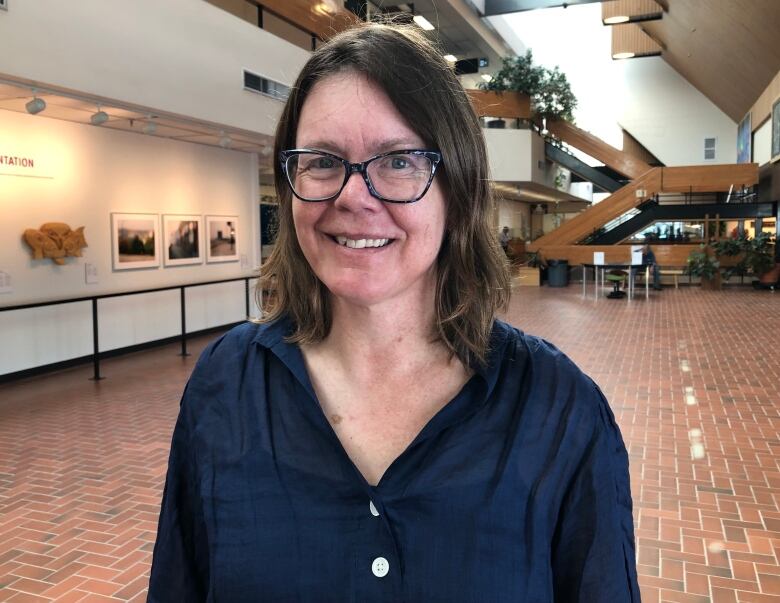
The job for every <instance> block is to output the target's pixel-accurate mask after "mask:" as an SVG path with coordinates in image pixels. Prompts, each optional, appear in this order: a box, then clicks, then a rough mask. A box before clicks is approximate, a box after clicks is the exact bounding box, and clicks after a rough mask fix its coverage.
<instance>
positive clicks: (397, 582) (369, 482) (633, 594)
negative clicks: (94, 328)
mask: <svg viewBox="0 0 780 603" xmlns="http://www.w3.org/2000/svg"><path fill="white" fill-rule="evenodd" d="M276 151H277V155H278V156H279V165H278V166H277V170H276V185H277V190H278V193H279V197H280V206H279V216H280V228H279V236H278V239H277V243H276V247H275V250H274V252H273V255H272V256H271V258H270V260H269V262H268V263H267V265H266V266H265V267H264V276H265V278H266V279H273V280H274V281H275V283H276V296H275V298H274V301H273V304H272V305H271V306H270V307H269V308H268V314H267V315H266V319H265V321H264V323H263V324H262V325H257V324H246V325H243V326H241V327H238V328H237V329H234V330H233V331H231V332H230V333H228V334H227V335H225V336H223V337H222V338H221V339H220V340H218V341H217V342H215V343H213V344H212V345H210V346H209V347H208V348H207V349H206V351H205V352H204V353H203V355H202V357H201V359H200V360H199V362H198V365H197V366H196V368H195V370H194V372H193V375H192V378H191V379H190V382H189V384H188V386H187V389H186V391H185V394H184V397H183V400H182V406H181V412H180V415H179V419H178V422H177V424H176V428H175V431H174V436H173V444H172V449H171V459H170V466H169V471H168V477H167V483H166V489H165V494H164V498H163V505H162V512H161V515H160V526H159V532H158V537H157V543H156V546H155V552H154V562H153V566H152V574H151V584H150V590H149V600H150V601H206V600H208V601H231V602H232V601H273V602H285V601H295V602H317V603H324V602H329V601H333V602H340V603H343V602H347V601H354V602H364V601H372V602H374V601H387V602H402V601H403V602H426V603H431V602H437V601H442V602H445V601H446V602H450V603H451V602H458V601H464V602H471V601H473V602H480V603H487V602H502V601H507V602H509V601H512V602H521V601H522V602H528V603H530V602H547V601H567V602H568V601H582V602H585V601H588V602H602V601H603V602H609V603H615V602H624V601H626V602H627V601H638V600H639V594H638V589H637V585H636V573H635V565H634V544H633V525H632V518H631V498H630V493H629V486H628V466H627V455H626V451H625V448H624V446H623V442H622V440H621V438H620V434H619V432H618V428H617V426H616V425H615V422H614V420H613V416H612V413H611V412H610V410H609V407H608V405H607V403H606V401H605V400H604V398H603V396H602V395H601V393H600V392H599V390H598V388H597V387H596V386H595V385H594V384H593V382H592V381H591V380H590V379H588V378H587V377H586V376H584V375H583V374H582V373H581V372H580V371H579V370H578V369H577V368H576V367H575V366H574V365H573V364H572V363H571V362H570V361H569V360H568V359H567V358H566V357H565V356H563V355H562V354H561V353H560V352H558V351H557V350H556V349H555V348H553V347H552V346H551V345H549V344H547V343H545V342H543V341H541V340H538V339H535V338H533V337H530V336H527V335H524V334H522V333H520V332H518V331H517V330H515V329H513V328H511V327H509V326H508V325H506V324H504V323H501V322H500V321H497V320H495V319H494V314H495V312H496V310H497V309H499V308H501V307H503V306H505V304H506V302H507V301H508V296H509V280H508V276H507V272H506V264H505V258H504V257H503V254H502V253H501V248H500V246H499V244H498V242H497V241H496V237H495V234H494V233H493V231H492V216H493V214H492V211H493V209H492V199H491V197H490V191H489V187H488V174H487V161H486V155H485V147H484V142H483V139H482V135H481V130H480V128H479V124H478V120H477V119H476V117H475V115H474V113H473V111H472V109H471V107H470V105H469V102H468V99H467V97H466V95H465V93H464V92H463V90H462V88H461V87H460V86H459V84H458V82H457V80H456V79H455V77H454V75H453V72H452V70H451V68H450V67H449V66H448V65H447V63H446V62H445V61H444V60H443V59H442V58H441V56H440V55H439V53H438V52H436V50H435V49H434V48H433V47H432V46H431V45H430V44H429V43H428V42H426V41H425V39H424V37H422V36H421V35H420V34H418V33H415V31H414V30H411V29H405V28H394V27H388V26H383V25H376V24H372V25H364V26H362V27H359V28H357V29H354V30H351V31H349V32H346V33H343V34H341V35H339V36H336V37H335V38H334V39H333V40H332V41H331V42H329V43H328V44H326V45H325V46H323V47H322V48H321V49H319V50H318V51H317V52H316V53H314V55H313V56H312V58H311V59H310V60H309V62H308V63H307V64H306V66H305V67H304V68H303V71H302V72H301V74H300V76H299V78H298V81H297V82H296V84H295V86H294V87H293V89H292V94H291V96H290V98H289V100H288V102H287V105H286V108H285V110H284V113H283V115H282V118H281V121H280V124H279V128H278V131H277V136H276Z"/></svg>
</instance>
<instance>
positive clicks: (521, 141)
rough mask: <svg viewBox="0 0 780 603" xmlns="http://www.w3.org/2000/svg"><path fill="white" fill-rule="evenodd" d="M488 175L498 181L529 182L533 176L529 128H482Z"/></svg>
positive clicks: (533, 136) (531, 136)
mask: <svg viewBox="0 0 780 603" xmlns="http://www.w3.org/2000/svg"><path fill="white" fill-rule="evenodd" d="M482 133H483V134H484V135H485V143H486V144H487V153H488V163H489V165H490V177H491V178H492V179H493V180H496V181H499V182H530V181H531V180H532V178H533V172H534V170H533V169H532V167H533V159H534V152H533V149H532V139H533V138H538V136H536V135H535V134H534V133H533V132H531V130H512V129H505V130H500V129H496V128H483V129H482Z"/></svg>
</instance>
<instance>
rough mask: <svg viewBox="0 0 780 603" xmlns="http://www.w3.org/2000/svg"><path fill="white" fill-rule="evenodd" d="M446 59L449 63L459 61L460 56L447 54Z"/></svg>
mask: <svg viewBox="0 0 780 603" xmlns="http://www.w3.org/2000/svg"><path fill="white" fill-rule="evenodd" d="M444 60H445V61H447V62H449V63H456V62H457V61H458V57H456V56H455V55H454V54H445V55H444Z"/></svg>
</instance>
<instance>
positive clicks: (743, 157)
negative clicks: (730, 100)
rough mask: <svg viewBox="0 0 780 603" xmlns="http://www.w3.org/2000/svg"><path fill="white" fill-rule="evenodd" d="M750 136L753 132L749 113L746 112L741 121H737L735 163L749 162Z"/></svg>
mask: <svg viewBox="0 0 780 603" xmlns="http://www.w3.org/2000/svg"><path fill="white" fill-rule="evenodd" d="M752 138H753V132H752V130H751V128H750V113H748V114H747V115H745V117H744V118H743V119H742V121H741V122H739V127H737V163H750V161H751V160H752V155H751V146H752V145H751V142H752Z"/></svg>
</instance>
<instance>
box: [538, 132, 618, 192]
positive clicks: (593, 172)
mask: <svg viewBox="0 0 780 603" xmlns="http://www.w3.org/2000/svg"><path fill="white" fill-rule="evenodd" d="M544 152H545V155H547V159H549V160H550V161H554V162H555V163H557V164H559V165H562V166H563V167H565V168H568V169H569V170H571V171H572V172H574V173H575V174H577V175H578V176H580V177H581V178H583V179H585V180H587V181H589V182H592V183H593V185H594V186H596V187H598V188H600V189H601V190H603V191H606V192H608V193H614V192H615V191H616V190H618V189H619V188H620V187H621V186H623V185H622V184H621V183H620V182H618V181H617V180H613V179H612V178H610V177H609V176H607V175H606V174H604V173H603V172H600V171H599V170H597V169H596V168H593V167H591V166H589V165H588V164H587V163H585V162H584V161H580V160H579V159H578V158H577V157H575V156H574V155H572V154H571V153H567V152H566V151H564V150H563V149H562V148H560V147H557V146H555V145H554V144H551V143H549V142H545V143H544Z"/></svg>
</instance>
